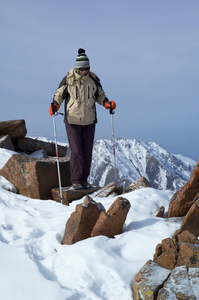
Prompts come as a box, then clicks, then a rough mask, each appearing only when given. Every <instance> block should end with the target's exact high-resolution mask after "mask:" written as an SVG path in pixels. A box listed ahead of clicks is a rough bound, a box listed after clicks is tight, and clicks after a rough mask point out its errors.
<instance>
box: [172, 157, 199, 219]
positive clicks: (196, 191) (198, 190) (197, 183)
mask: <svg viewBox="0 0 199 300" xmlns="http://www.w3.org/2000/svg"><path fill="white" fill-rule="evenodd" d="M197 199H199V161H198V163H197V164H196V166H195V167H194V169H193V171H192V174H191V178H190V180H189V181H188V182H187V183H186V184H185V185H184V186H183V187H182V189H181V190H180V191H179V192H176V193H175V194H174V195H173V197H172V198H171V201H170V204H169V209H168V218H171V217H183V216H185V215H186V213H187V212H188V210H189V209H190V207H191V206H192V204H193V203H194V202H195V201H196V200H197Z"/></svg>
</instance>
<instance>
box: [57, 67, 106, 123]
mask: <svg viewBox="0 0 199 300" xmlns="http://www.w3.org/2000/svg"><path fill="white" fill-rule="evenodd" d="M64 99H65V118H64V120H65V122H66V123H69V124H76V125H83V126H84V125H89V124H93V123H97V115H96V106H95V103H96V102H98V103H99V104H100V105H104V103H105V102H106V101H108V99H107V98H106V95H105V93H104V91H103V89H102V86H101V84H100V81H99V78H98V77H97V76H96V75H95V74H94V73H92V72H88V74H86V75H85V76H83V77H81V76H80V75H79V74H78V73H76V71H75V68H72V69H71V70H70V71H69V72H68V75H67V76H65V77H64V78H63V79H62V81H61V83H60V85H59V87H58V89H57V90H56V92H55V95H54V98H53V102H54V103H57V104H58V105H59V106H60V105H61V104H62V102H63V100H64Z"/></svg>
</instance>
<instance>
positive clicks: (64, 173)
mask: <svg viewBox="0 0 199 300" xmlns="http://www.w3.org/2000/svg"><path fill="white" fill-rule="evenodd" d="M59 163H60V174H61V182H62V184H63V185H70V184H71V182H70V165H69V158H68V157H65V158H60V159H59ZM0 175H1V176H3V177H5V178H6V179H7V180H8V181H9V182H11V183H12V184H13V185H14V186H15V187H16V188H17V190H18V193H19V194H22V195H24V196H28V197H30V198H36V199H52V195H51V190H52V188H54V187H58V186H59V182H58V174H57V161H56V159H45V158H43V159H37V158H32V157H29V156H24V155H20V154H13V155H12V156H11V158H10V159H9V160H8V161H7V163H6V164H5V165H4V167H3V168H2V169H1V170H0Z"/></svg>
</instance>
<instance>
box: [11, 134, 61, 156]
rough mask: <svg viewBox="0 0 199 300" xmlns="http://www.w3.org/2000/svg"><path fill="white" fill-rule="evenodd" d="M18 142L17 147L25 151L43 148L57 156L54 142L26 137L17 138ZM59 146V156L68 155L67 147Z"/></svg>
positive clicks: (51, 154) (49, 153)
mask: <svg viewBox="0 0 199 300" xmlns="http://www.w3.org/2000/svg"><path fill="white" fill-rule="evenodd" d="M16 144H17V145H16V147H18V149H19V150H21V151H24V152H26V151H27V152H35V151H37V150H41V149H43V150H45V151H46V153H47V154H48V155H49V156H56V150H55V144H54V143H53V142H52V143H49V142H44V141H40V140H37V139H33V138H28V137H24V138H19V139H17V141H16ZM57 148H58V155H59V157H63V156H65V155H66V152H67V147H64V146H61V145H57Z"/></svg>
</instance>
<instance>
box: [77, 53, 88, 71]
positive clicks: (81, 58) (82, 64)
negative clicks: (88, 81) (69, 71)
mask: <svg viewBox="0 0 199 300" xmlns="http://www.w3.org/2000/svg"><path fill="white" fill-rule="evenodd" d="M75 68H76V69H79V68H90V62H89V59H88V57H87V55H86V54H85V50H84V49H82V48H80V49H79V50H78V55H77V58H76V64H75Z"/></svg>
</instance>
